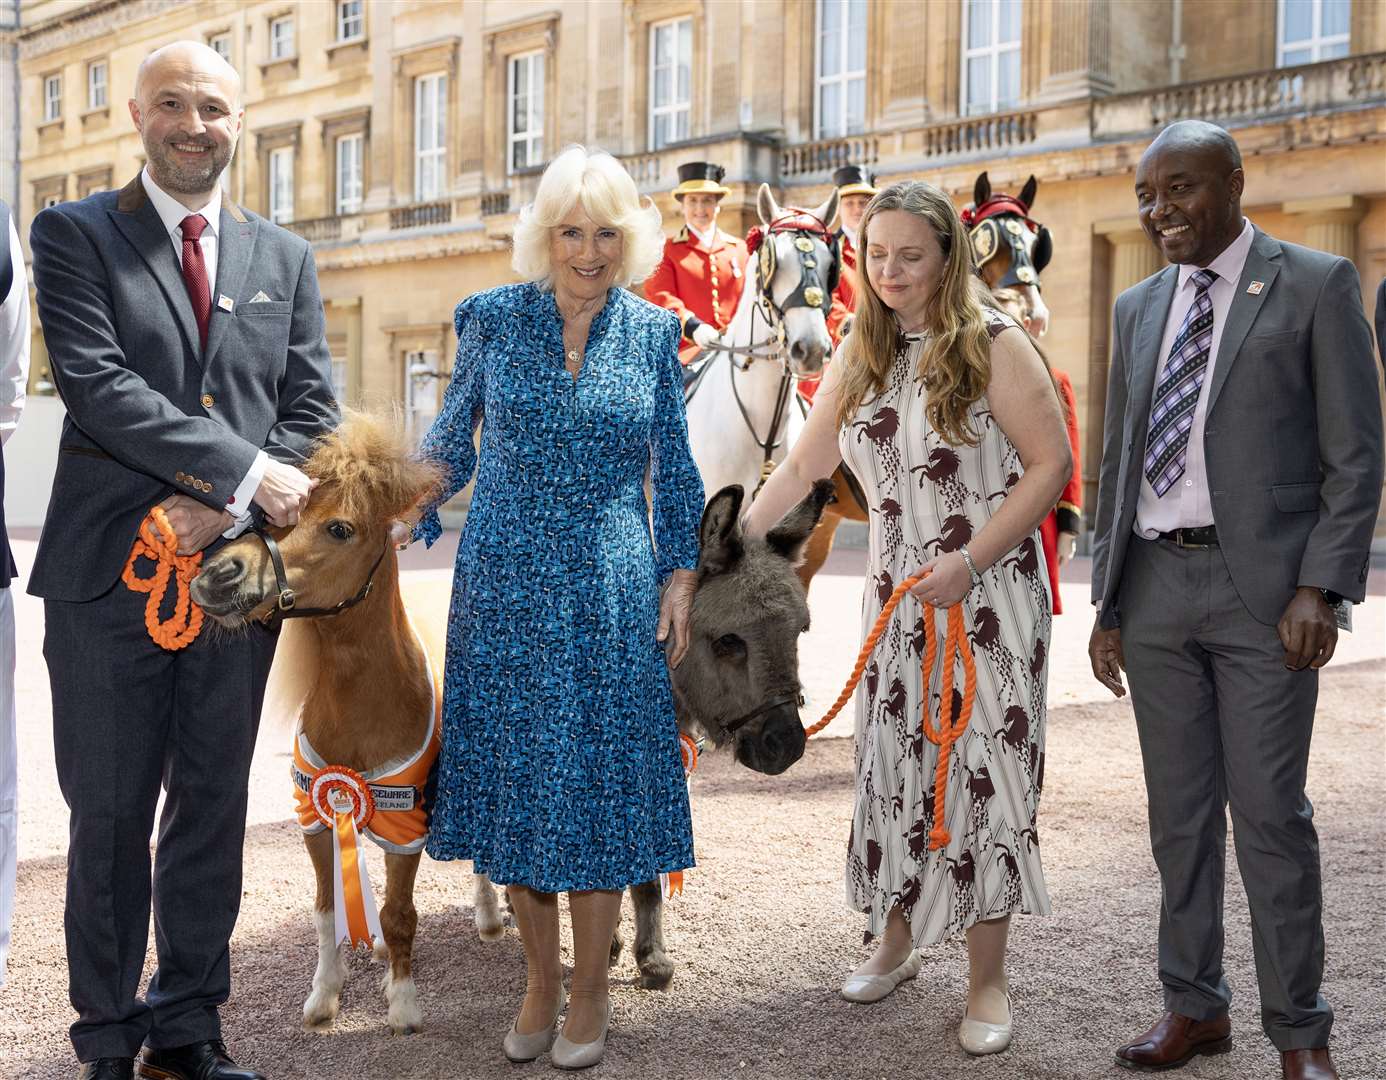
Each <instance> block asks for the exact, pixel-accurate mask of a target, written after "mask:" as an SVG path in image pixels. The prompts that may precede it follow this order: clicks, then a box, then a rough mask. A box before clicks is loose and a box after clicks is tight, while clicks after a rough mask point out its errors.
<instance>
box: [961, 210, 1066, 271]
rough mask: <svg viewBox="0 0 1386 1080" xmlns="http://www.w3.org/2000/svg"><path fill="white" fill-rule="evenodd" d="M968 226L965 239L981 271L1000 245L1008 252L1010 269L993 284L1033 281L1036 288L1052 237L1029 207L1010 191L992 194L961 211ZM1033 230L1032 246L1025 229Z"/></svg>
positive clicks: (1031, 231) (998, 249)
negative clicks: (981, 201)
mask: <svg viewBox="0 0 1386 1080" xmlns="http://www.w3.org/2000/svg"><path fill="white" fill-rule="evenodd" d="M962 221H963V225H965V226H966V227H967V230H968V233H967V238H968V242H969V243H970V244H971V245H972V254H973V258H974V260H975V262H976V265H977V270H978V272H979V273H980V271H981V268H982V267H983V266H985V265H986V264H987V263H989V262H991V260H992V259H994V258H995V257H996V256H997V254H998V253H999V252H1000V251H1001V248H1002V247H1003V246H1004V247H1007V248H1009V249H1010V252H1011V265H1010V269H1008V270H1007V271H1006V275H1005V277H1003V278H1002V279H1001V280H1000V281H998V282H997V283H996V288H998V289H1005V288H1020V287H1021V286H1025V285H1033V286H1035V288H1039V284H1040V271H1042V270H1043V269H1044V268H1045V267H1046V266H1047V265H1048V264H1049V260H1050V258H1051V257H1052V255H1053V250H1054V240H1053V237H1052V236H1051V235H1050V232H1049V230H1048V229H1047V228H1046V227H1045V226H1043V225H1041V224H1040V223H1039V222H1038V221H1035V220H1034V219H1033V218H1031V217H1030V213H1029V209H1028V208H1027V207H1026V206H1025V204H1024V203H1022V202H1021V201H1020V200H1018V199H1014V198H1012V197H1011V196H1009V195H995V196H993V197H992V198H990V199H988V200H987V201H986V202H984V203H982V205H981V206H978V207H968V208H967V209H965V210H964V211H963V213H962ZM1027 232H1028V233H1030V234H1033V236H1034V238H1035V240H1034V245H1033V248H1032V249H1027V247H1026V245H1025V235H1026V233H1027Z"/></svg>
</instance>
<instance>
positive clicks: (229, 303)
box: [217, 293, 236, 311]
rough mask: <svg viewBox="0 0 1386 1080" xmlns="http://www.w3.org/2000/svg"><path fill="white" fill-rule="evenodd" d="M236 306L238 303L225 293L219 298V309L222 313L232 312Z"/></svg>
mask: <svg viewBox="0 0 1386 1080" xmlns="http://www.w3.org/2000/svg"><path fill="white" fill-rule="evenodd" d="M235 306H236V302H235V301H234V300H232V299H231V297H229V296H227V295H226V294H225V293H222V294H221V295H220V296H218V297H217V307H219V308H221V310H222V311H230V310H231V309H232V308H233V307H235Z"/></svg>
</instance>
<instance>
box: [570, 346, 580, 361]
mask: <svg viewBox="0 0 1386 1080" xmlns="http://www.w3.org/2000/svg"><path fill="white" fill-rule="evenodd" d="M579 355H580V354H579V353H578V351H577V350H576V349H569V350H568V363H570V364H576V363H577V362H578V356H579Z"/></svg>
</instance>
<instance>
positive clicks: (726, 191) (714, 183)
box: [674, 161, 731, 199]
mask: <svg viewBox="0 0 1386 1080" xmlns="http://www.w3.org/2000/svg"><path fill="white" fill-rule="evenodd" d="M726 175H727V170H726V169H724V168H722V166H721V165H714V164H713V163H712V162H710V161H689V162H686V163H684V164H683V165H680V166H679V186H678V187H676V188H674V198H676V199H682V198H683V197H684V196H685V195H692V194H693V193H694V192H707V193H708V194H710V195H716V196H717V197H718V198H721V197H722V196H723V195H730V194H731V188H728V187H723V186H722V177H724V176H726Z"/></svg>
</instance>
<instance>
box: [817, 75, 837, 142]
mask: <svg viewBox="0 0 1386 1080" xmlns="http://www.w3.org/2000/svg"><path fill="white" fill-rule="evenodd" d="M819 95H820V96H819V99H818V101H819V112H818V118H819V119H818V133H819V135H821V136H823V137H825V138H831V137H833V136H836V135H841V134H842V84H841V83H824V84H823V86H822V87H821V88H820V91H819Z"/></svg>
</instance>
